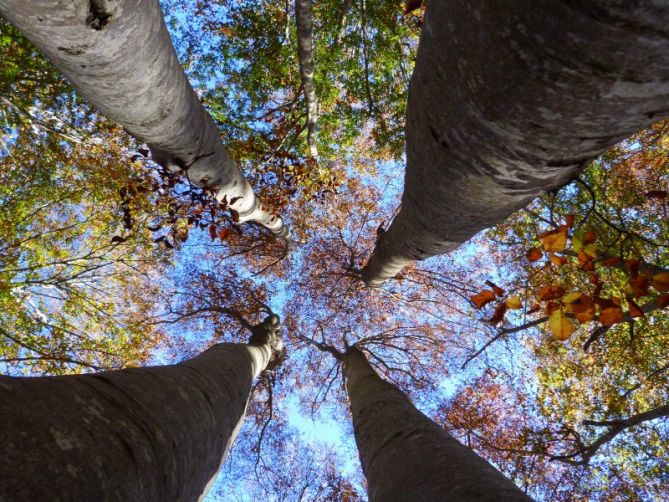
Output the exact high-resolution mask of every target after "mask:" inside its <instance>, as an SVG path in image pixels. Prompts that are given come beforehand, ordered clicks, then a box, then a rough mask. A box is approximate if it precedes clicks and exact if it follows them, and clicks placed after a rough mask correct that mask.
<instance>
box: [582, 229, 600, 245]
mask: <svg viewBox="0 0 669 502" xmlns="http://www.w3.org/2000/svg"><path fill="white" fill-rule="evenodd" d="M596 240H597V234H596V233H595V231H594V230H588V231H587V232H585V233H584V234H583V245H584V246H587V245H588V244H592V243H593V242H595V241H596Z"/></svg>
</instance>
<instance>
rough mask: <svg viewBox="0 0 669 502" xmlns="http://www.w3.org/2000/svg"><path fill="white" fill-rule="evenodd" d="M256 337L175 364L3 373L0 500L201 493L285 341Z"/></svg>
mask: <svg viewBox="0 0 669 502" xmlns="http://www.w3.org/2000/svg"><path fill="white" fill-rule="evenodd" d="M261 326H262V325H261ZM254 336H255V337H256V340H255V342H253V341H252V343H255V345H243V344H232V343H221V344H218V345H215V346H214V347H212V348H210V349H209V350H207V351H205V352H203V353H202V354H201V355H199V356H197V357H195V358H193V359H190V360H188V361H185V362H182V363H180V364H176V365H173V366H159V367H151V368H132V369H125V370H120V371H110V372H105V373H99V374H90V375H73V376H59V377H41V378H13V377H7V376H0V442H1V443H2V455H1V456H0V480H2V481H1V482H0V500H7V501H10V500H68V501H70V500H72V501H74V500H82V501H84V500H85V501H89V500H90V501H93V500H119V501H128V500H142V501H166V500H174V501H192V500H197V499H198V497H202V496H203V495H204V494H205V493H206V491H207V489H208V488H209V485H210V483H211V482H212V481H213V479H214V477H215V475H216V472H217V471H218V469H219V467H220V466H221V464H222V462H223V459H224V458H225V455H226V452H227V451H228V449H229V448H230V445H231V444H232V442H233V441H234V439H235V436H236V434H237V431H238V429H239V427H240V425H241V423H242V421H243V419H244V414H245V411H246V404H247V401H248V398H249V394H250V391H251V386H252V384H253V380H254V378H255V377H256V376H258V374H259V373H260V372H261V371H262V370H263V369H265V367H266V366H267V365H268V363H269V362H270V360H271V359H272V357H273V354H276V352H273V350H276V349H277V343H278V344H280V341H279V342H277V340H276V339H272V338H271V337H265V338H264V339H263V341H264V343H262V342H260V343H259V342H258V339H257V337H258V335H257V334H254Z"/></svg>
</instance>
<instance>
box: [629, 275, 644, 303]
mask: <svg viewBox="0 0 669 502" xmlns="http://www.w3.org/2000/svg"><path fill="white" fill-rule="evenodd" d="M630 288H631V289H632V293H633V294H634V296H636V297H637V298H640V297H642V296H646V295H648V276H647V275H646V274H639V275H637V276H636V277H635V278H634V279H630Z"/></svg>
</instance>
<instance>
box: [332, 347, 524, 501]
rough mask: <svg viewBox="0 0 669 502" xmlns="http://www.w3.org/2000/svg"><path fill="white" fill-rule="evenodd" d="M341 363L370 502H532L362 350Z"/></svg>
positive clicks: (348, 353) (349, 353)
mask: <svg viewBox="0 0 669 502" xmlns="http://www.w3.org/2000/svg"><path fill="white" fill-rule="evenodd" d="M342 360H343V364H344V377H345V379H346V389H347V392H348V396H349V402H350V407H351V414H352V416H353V430H354V432H355V440H356V443H357V445H358V452H359V454H360V461H361V463H362V470H363V471H364V473H365V476H366V477H367V483H368V493H369V500H370V501H371V502H374V501H384V502H387V501H398V502H400V501H407V500H421V501H432V500H434V501H442V500H448V501H463V502H465V501H467V502H469V501H472V500H477V501H490V502H493V501H494V502H498V501H512V500H513V501H516V500H517V501H528V500H530V498H529V497H528V496H527V495H525V493H523V492H522V491H521V490H520V489H519V488H518V487H516V486H515V485H514V484H513V483H512V482H511V481H510V480H508V479H507V478H505V477H504V476H503V475H502V474H501V473H500V472H499V471H498V470H497V469H495V468H494V467H493V466H491V465H490V464H489V463H488V462H486V461H485V460H484V459H482V458H481V457H479V456H478V455H477V454H476V453H474V452H473V451H472V450H470V449H468V448H466V447H465V446H463V445H462V444H460V443H459V442H458V441H457V440H455V439H454V438H453V437H452V436H451V435H450V434H449V433H448V432H447V431H446V430H445V429H443V428H441V427H440V426H439V425H437V424H436V423H435V422H433V421H432V420H430V419H429V418H428V417H427V416H425V415H424V414H423V413H421V412H420V411H418V410H417V409H416V407H415V406H414V405H413V403H411V401H410V400H409V398H408V397H407V396H406V395H405V394H404V393H403V392H401V391H400V390H399V389H398V388H397V387H395V386H394V385H392V384H390V383H389V382H386V381H384V380H383V379H382V378H381V377H379V375H378V374H377V373H376V372H375V371H374V369H373V368H372V367H371V365H370V364H369V362H368V361H367V358H366V357H365V355H364V354H363V353H362V352H361V351H360V350H359V349H357V348H354V347H351V348H349V349H348V350H347V351H346V353H345V354H343V356H342Z"/></svg>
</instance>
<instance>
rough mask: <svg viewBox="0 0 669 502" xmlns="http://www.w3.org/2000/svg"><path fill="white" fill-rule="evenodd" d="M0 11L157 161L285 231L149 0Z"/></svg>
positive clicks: (5, 4)
mask: <svg viewBox="0 0 669 502" xmlns="http://www.w3.org/2000/svg"><path fill="white" fill-rule="evenodd" d="M0 13H2V15H3V16H5V17H6V18H7V19H9V20H10V21H11V22H12V23H13V24H14V25H15V26H16V27H18V28H19V29H20V30H21V31H22V32H23V33H24V34H25V35H26V37H27V38H29V39H30V40H31V41H32V42H33V43H34V44H35V45H36V46H37V47H38V48H39V49H40V50H41V51H42V53H44V54H45V55H46V56H47V57H48V58H49V59H50V60H51V62H52V63H53V64H54V65H55V66H56V67H57V68H58V69H59V70H60V71H61V72H62V73H63V74H64V75H65V76H66V77H67V78H68V79H69V80H70V81H71V82H72V83H73V85H74V86H75V88H76V89H77V91H78V92H79V93H80V94H81V95H82V96H83V97H84V98H85V99H86V100H87V101H89V102H90V103H91V104H92V105H93V106H95V107H96V108H97V109H99V110H100V111H101V112H102V113H103V114H104V115H106V116H107V117H108V118H110V119H111V120H113V121H115V122H118V123H119V124H120V125H122V126H123V127H124V128H125V129H127V130H128V132H130V133H131V134H132V135H133V136H135V137H136V138H138V139H140V140H142V141H146V142H147V143H148V144H149V146H150V149H151V151H152V156H153V158H154V159H155V160H156V161H157V162H158V163H160V164H161V165H163V166H165V167H166V168H168V169H170V170H172V171H184V172H185V174H186V175H187V177H188V178H189V179H190V180H191V181H192V182H194V183H196V184H198V185H200V186H203V187H206V188H209V189H212V190H214V191H215V192H216V197H217V199H218V200H219V201H223V202H224V203H225V204H226V205H227V206H229V207H230V208H231V209H232V210H234V211H236V213H238V215H239V219H240V221H248V220H253V221H256V222H258V223H260V224H261V225H263V226H265V227H267V228H269V229H270V230H271V231H272V232H274V233H275V234H278V235H280V236H283V237H286V236H287V235H288V229H287V227H285V226H284V224H283V221H282V220H281V218H279V217H278V216H277V215H275V214H273V213H272V211H271V210H270V209H269V208H268V207H266V206H265V205H263V204H262V203H261V202H260V201H259V200H258V199H257V197H256V196H255V194H254V193H253V190H252V189H251V186H250V185H249V184H248V182H247V181H246V179H245V178H244V176H243V174H242V172H241V170H240V169H239V167H238V166H237V165H236V164H235V162H234V161H233V160H232V158H231V157H230V155H229V154H228V152H227V150H226V149H225V147H224V145H223V143H222V141H221V139H220V135H219V132H218V129H217V127H216V125H215V124H214V122H213V120H212V118H211V117H210V116H209V114H208V113H207V112H206V111H205V109H204V108H203V106H202V104H201V103H200V100H199V98H198V96H197V95H196V94H195V92H194V91H193V89H192V87H191V85H190V83H189V82H188V80H187V78H186V76H185V74H184V72H183V70H182V69H181V66H180V65H179V62H178V60H177V58H176V54H175V52H174V48H173V46H172V43H171V41H170V36H169V34H168V32H167V29H166V27H165V23H164V20H163V16H162V12H161V10H160V5H159V3H158V1H157V0H140V1H134V0H122V1H109V0H92V1H86V0H78V1H76V2H67V3H64V4H63V5H61V6H59V8H58V9H54V8H53V6H52V5H48V4H44V3H39V2H21V1H16V0H2V2H0Z"/></svg>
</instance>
